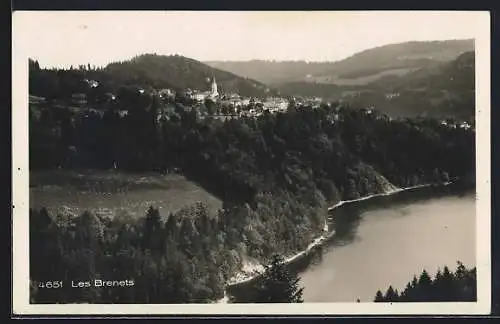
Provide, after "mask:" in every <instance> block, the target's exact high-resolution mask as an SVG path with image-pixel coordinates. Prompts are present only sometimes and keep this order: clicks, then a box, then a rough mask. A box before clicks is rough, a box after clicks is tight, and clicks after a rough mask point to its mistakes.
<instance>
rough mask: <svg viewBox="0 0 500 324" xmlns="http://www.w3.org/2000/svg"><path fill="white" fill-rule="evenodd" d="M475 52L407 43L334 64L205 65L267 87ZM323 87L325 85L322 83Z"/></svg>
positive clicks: (458, 45)
mask: <svg viewBox="0 0 500 324" xmlns="http://www.w3.org/2000/svg"><path fill="white" fill-rule="evenodd" d="M473 50H474V40H472V39H467V40H447V41H431V42H417V41H415V42H406V43H398V44H389V45H384V46H379V47H376V48H371V49H368V50H365V51H362V52H359V53H355V54H354V55H352V56H350V57H347V58H345V59H343V60H340V61H337V62H305V61H291V62H286V61H285V62H279V61H278V62H276V61H262V60H252V61H244V62H231V61H213V62H206V64H208V65H210V66H213V67H216V68H219V69H222V70H226V71H230V72H232V73H234V74H237V75H241V76H244V77H248V78H251V79H254V80H258V81H261V82H264V83H266V84H274V83H283V82H298V81H318V82H320V83H321V81H320V80H325V77H326V78H346V79H353V78H357V77H362V76H369V75H373V74H377V73H380V72H383V71H390V70H398V69H407V70H408V71H410V70H412V69H419V68H424V67H432V66H435V65H436V64H438V63H441V62H448V61H451V60H454V59H455V58H456V57H457V56H458V55H459V54H461V53H463V52H467V51H473ZM323 83H324V82H323Z"/></svg>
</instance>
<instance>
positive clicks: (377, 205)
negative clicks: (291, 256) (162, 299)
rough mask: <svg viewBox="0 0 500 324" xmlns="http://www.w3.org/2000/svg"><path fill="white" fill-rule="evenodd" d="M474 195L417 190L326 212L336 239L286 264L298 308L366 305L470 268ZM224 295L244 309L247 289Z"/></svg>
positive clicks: (449, 190) (454, 190)
mask: <svg viewBox="0 0 500 324" xmlns="http://www.w3.org/2000/svg"><path fill="white" fill-rule="evenodd" d="M475 208H476V207H475V194H474V190H473V189H472V190H471V189H470V188H464V187H462V186H457V185H451V186H447V187H430V188H418V189H413V190H408V191H403V192H399V193H397V194H394V195H390V196H380V197H374V198H372V199H367V200H363V201H359V202H352V203H346V204H343V205H341V206H339V207H337V208H335V209H333V210H332V211H330V221H329V227H330V229H331V230H333V229H335V235H334V236H333V237H332V238H331V239H329V240H328V241H327V242H325V243H324V244H323V245H322V246H319V247H317V248H315V249H314V250H313V251H312V252H311V253H309V254H308V255H307V256H305V257H304V258H301V259H300V260H297V261H296V262H294V263H293V264H290V268H291V269H292V270H294V271H297V272H298V273H299V275H300V277H301V285H302V286H303V287H304V294H303V298H304V301H305V302H355V301H356V300H357V299H358V298H359V300H360V301H361V302H369V301H372V300H373V297H374V295H375V293H376V291H377V290H379V289H380V290H383V291H385V289H387V287H388V286H389V285H392V286H393V287H394V288H397V289H398V290H401V289H404V287H405V285H406V283H407V282H408V281H410V280H411V279H412V277H413V275H414V274H417V275H418V274H420V273H421V272H422V270H423V269H426V270H427V271H428V272H429V273H431V274H434V273H435V272H436V270H437V268H438V267H443V266H444V265H448V267H449V268H450V270H454V269H455V268H456V261H457V260H460V261H462V262H463V263H464V264H465V265H466V266H475V258H476V253H475V247H476V234H475V233H476V217H475V216H476V210H475ZM250 284H251V283H248V284H242V285H239V286H235V287H231V288H230V291H229V293H230V294H231V295H232V296H234V297H235V298H236V302H245V299H246V298H247V296H249V294H251V292H250V289H249V285H250Z"/></svg>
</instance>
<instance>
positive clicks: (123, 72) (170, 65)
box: [105, 54, 273, 97]
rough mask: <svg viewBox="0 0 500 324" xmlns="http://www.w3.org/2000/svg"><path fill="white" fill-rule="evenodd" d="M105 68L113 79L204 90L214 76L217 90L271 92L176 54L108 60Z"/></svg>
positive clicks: (248, 80)
mask: <svg viewBox="0 0 500 324" xmlns="http://www.w3.org/2000/svg"><path fill="white" fill-rule="evenodd" d="M105 71H106V72H107V73H108V74H109V75H110V76H111V78H112V79H113V80H114V81H115V82H117V81H118V82H121V83H136V84H137V83H139V84H143V85H147V86H152V87H155V88H173V89H176V90H184V89H187V88H191V89H198V90H203V91H205V90H209V87H210V83H209V81H210V80H211V78H212V76H215V78H216V80H217V84H218V86H219V92H226V93H228V92H237V93H240V94H241V95H244V96H257V97H261V96H264V95H266V94H267V92H268V91H269V92H270V93H272V92H273V91H272V90H268V86H266V85H264V84H262V83H260V82H257V81H254V80H250V79H248V78H244V77H240V76H237V75H235V74H233V73H230V72H226V71H222V70H219V69H215V68H212V67H210V66H208V65H206V64H203V63H201V62H199V61H196V60H193V59H190V58H187V57H183V56H178V55H170V56H164V55H155V54H144V55H141V56H137V57H135V58H133V59H131V60H129V61H125V62H117V63H111V64H109V65H108V66H106V68H105Z"/></svg>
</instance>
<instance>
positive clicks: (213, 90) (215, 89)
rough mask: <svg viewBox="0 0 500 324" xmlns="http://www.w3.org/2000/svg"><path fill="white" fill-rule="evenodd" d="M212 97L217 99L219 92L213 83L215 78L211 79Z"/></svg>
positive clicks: (215, 83)
mask: <svg viewBox="0 0 500 324" xmlns="http://www.w3.org/2000/svg"><path fill="white" fill-rule="evenodd" d="M210 95H211V96H212V97H217V96H218V95H219V92H218V91H217V82H216V81H215V76H213V77H212V93H211V94H210Z"/></svg>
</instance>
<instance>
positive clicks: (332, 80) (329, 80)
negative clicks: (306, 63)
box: [313, 68, 412, 85]
mask: <svg viewBox="0 0 500 324" xmlns="http://www.w3.org/2000/svg"><path fill="white" fill-rule="evenodd" d="M411 71H412V69H407V68H405V69H390V70H386V71H382V72H378V73H374V74H371V75H365V76H359V77H356V78H341V77H335V76H322V77H315V78H313V81H314V82H318V83H326V84H337V85H364V84H367V83H370V82H373V81H376V80H378V79H380V78H382V77H385V76H389V75H395V76H402V75H405V74H407V73H410V72H411Z"/></svg>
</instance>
